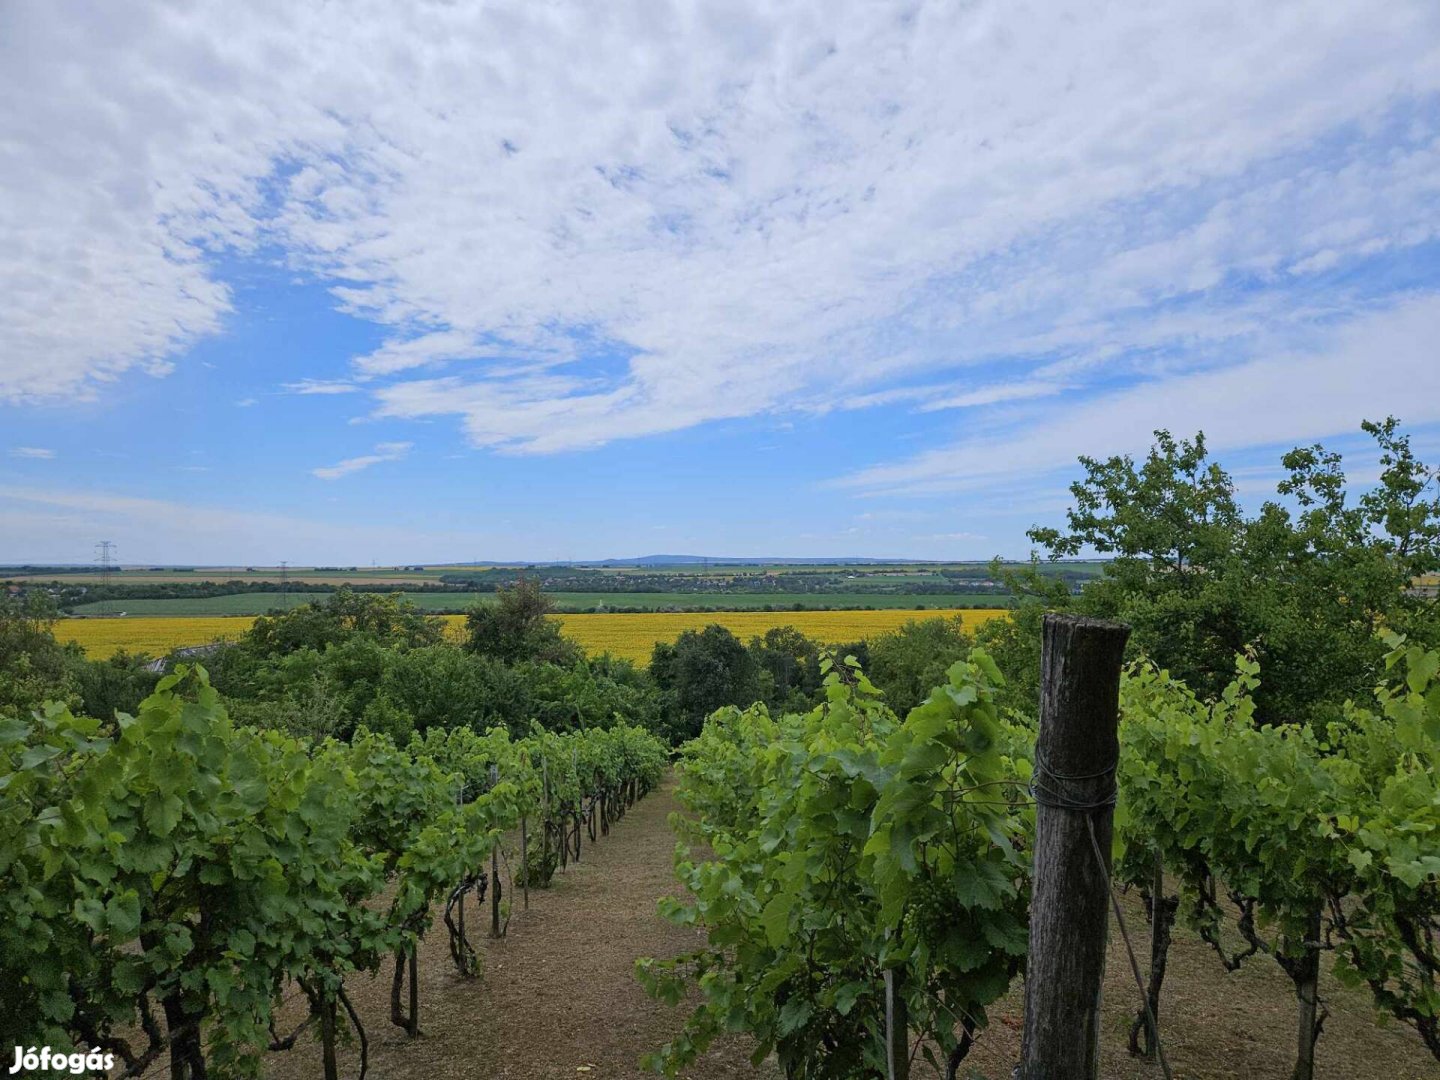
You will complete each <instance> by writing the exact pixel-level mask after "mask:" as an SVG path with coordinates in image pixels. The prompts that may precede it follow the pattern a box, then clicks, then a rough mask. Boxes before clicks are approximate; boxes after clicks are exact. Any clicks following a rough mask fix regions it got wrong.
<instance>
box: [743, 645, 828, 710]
mask: <svg viewBox="0 0 1440 1080" xmlns="http://www.w3.org/2000/svg"><path fill="white" fill-rule="evenodd" d="M749 649H750V655H751V657H752V658H753V659H754V661H755V666H756V669H757V671H758V674H759V677H760V696H761V698H762V700H764V702H765V704H766V705H768V706H769V707H770V708H771V709H772V710H776V711H780V712H803V711H804V710H805V709H807V708H809V707H810V703H811V701H812V700H813V699H814V697H815V696H816V694H817V693H818V692H819V690H820V683H821V678H822V676H821V674H820V646H819V645H817V644H816V643H815V642H813V641H811V640H810V639H809V638H807V637H806V636H805V635H804V634H802V633H801V632H800V631H799V630H797V629H795V627H793V626H772V627H771V628H770V629H769V630H766V631H765V633H764V634H763V635H756V636H755V637H752V638H751V639H750V646H749Z"/></svg>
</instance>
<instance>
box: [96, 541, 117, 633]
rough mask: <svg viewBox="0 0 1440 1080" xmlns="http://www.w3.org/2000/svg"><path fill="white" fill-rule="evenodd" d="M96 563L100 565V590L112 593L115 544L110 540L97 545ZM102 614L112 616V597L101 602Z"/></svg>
mask: <svg viewBox="0 0 1440 1080" xmlns="http://www.w3.org/2000/svg"><path fill="white" fill-rule="evenodd" d="M95 561H96V562H97V563H99V564H100V588H101V589H102V590H103V591H104V592H105V593H109V591H110V582H111V575H112V574H114V572H115V566H116V563H115V544H114V542H112V541H110V540H101V541H100V542H99V543H98V544H96V545H95ZM100 614H101V615H109V614H111V608H110V597H109V596H108V595H107V596H106V597H105V599H103V600H101V601H100Z"/></svg>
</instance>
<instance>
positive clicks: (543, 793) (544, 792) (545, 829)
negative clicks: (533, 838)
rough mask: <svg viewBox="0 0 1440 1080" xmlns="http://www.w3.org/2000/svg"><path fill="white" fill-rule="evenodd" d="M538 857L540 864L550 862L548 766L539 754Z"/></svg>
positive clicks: (543, 756) (546, 864) (543, 757)
mask: <svg viewBox="0 0 1440 1080" xmlns="http://www.w3.org/2000/svg"><path fill="white" fill-rule="evenodd" d="M540 858H541V865H545V866H548V865H549V863H550V767H549V766H548V765H547V764H546V761H545V755H544V754H541V755H540Z"/></svg>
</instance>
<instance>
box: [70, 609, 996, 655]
mask: <svg viewBox="0 0 1440 1080" xmlns="http://www.w3.org/2000/svg"><path fill="white" fill-rule="evenodd" d="M1003 614H1005V610H1004V609H1003V608H965V609H959V610H953V609H950V610H941V609H928V610H923V611H909V610H904V609H886V610H883V611H715V612H696V613H687V612H673V611H650V612H638V613H630V614H584V615H557V616H556V618H558V619H559V620H560V622H561V624H562V625H563V626H564V627H565V633H566V634H567V635H569V636H570V637H572V638H574V639H575V640H576V641H578V642H579V643H580V644H581V646H583V647H584V649H585V651H586V652H589V653H600V652H607V651H608V652H610V653H612V654H614V655H615V656H622V657H625V658H627V659H630V660H638V661H640V662H642V663H643V662H646V661H648V660H649V659H650V650H651V649H653V648H654V647H655V643H656V642H657V641H674V640H675V638H677V637H679V636H680V632H681V631H683V630H699V629H700V628H701V627H704V626H709V625H710V624H711V623H719V624H720V625H721V626H725V627H728V628H729V629H730V630H731V631H732V632H733V633H734V634H735V635H736V636H737V637H739V638H740V639H741V640H742V641H748V640H749V639H750V638H751V637H752V636H753V635H756V634H763V633H764V632H765V631H766V630H768V629H770V628H771V627H772V626H793V627H795V629H797V630H799V631H800V632H801V633H803V634H805V635H806V636H808V637H812V638H815V639H816V640H817V641H823V642H842V641H856V640H858V639H860V638H863V637H870V636H873V635H875V634H880V633H884V632H885V631H887V630H894V629H895V628H896V627H898V626H900V625H902V624H903V623H905V622H907V621H909V620H910V619H933V618H935V617H937V616H946V617H948V616H951V615H959V616H960V617H961V618H962V619H963V620H964V623H965V625H966V626H967V627H975V626H978V625H979V624H980V623H982V622H984V621H986V620H987V619H993V618H994V617H995V616H997V615H1003ZM442 618H443V619H444V620H445V621H446V623H448V624H449V628H450V632H451V633H452V634H454V635H456V636H458V635H459V633H460V632H461V629H462V627H463V626H464V623H465V617H464V616H463V615H445V616H442ZM254 621H255V620H254V619H253V618H252V617H250V616H247V615H231V616H220V617H206V618H192V617H178V618H175V617H156V618H145V617H136V618H118V619H64V620H62V621H61V622H59V623H57V624H56V626H55V636H56V637H57V638H59V639H60V640H61V641H75V642H78V643H79V644H80V645H81V647H82V648H84V650H85V652H86V653H87V654H88V655H90V656H92V657H95V658H97V659H103V658H104V657H107V656H109V655H111V654H112V653H114V652H115V651H116V650H118V649H124V650H126V651H127V652H132V653H139V652H143V653H149V654H150V655H151V656H161V655H164V654H165V653H167V652H169V651H170V650H171V649H175V648H179V647H180V646H184V645H204V644H207V643H208V642H211V641H218V640H222V639H224V640H234V639H235V638H237V637H239V636H240V635H241V634H242V633H244V632H245V631H246V630H248V629H249V628H250V624H251V623H253V622H254Z"/></svg>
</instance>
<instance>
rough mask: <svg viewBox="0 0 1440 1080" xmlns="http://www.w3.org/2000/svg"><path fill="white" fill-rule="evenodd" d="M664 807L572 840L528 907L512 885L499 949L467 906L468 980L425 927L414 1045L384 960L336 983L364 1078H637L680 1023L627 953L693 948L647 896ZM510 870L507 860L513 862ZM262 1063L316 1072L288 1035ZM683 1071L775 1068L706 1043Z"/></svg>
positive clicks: (311, 1047)
mask: <svg viewBox="0 0 1440 1080" xmlns="http://www.w3.org/2000/svg"><path fill="white" fill-rule="evenodd" d="M676 808H677V804H676V802H675V800H674V797H673V796H672V794H671V792H670V788H669V787H668V786H667V787H665V788H663V789H662V790H660V791H656V792H653V793H652V794H650V795H649V796H648V797H647V798H645V799H642V800H641V801H640V802H639V803H637V804H636V805H635V806H634V807H632V808H631V809H630V811H629V812H628V813H627V814H626V815H625V817H624V818H623V819H622V820H621V821H619V822H617V823H616V824H615V825H614V826H613V827H612V828H611V830H610V835H609V836H604V837H601V838H600V839H599V841H598V842H597V843H596V844H594V845H592V844H591V843H590V838H589V836H586V837H585V840H584V845H583V849H582V853H581V861H580V862H579V864H574V863H572V864H571V865H570V867H569V869H567V870H565V871H564V872H563V873H558V874H556V878H555V881H556V883H555V885H554V887H552V888H550V889H548V890H538V889H536V890H531V893H530V909H529V910H528V911H526V910H523V908H522V904H521V898H520V893H519V890H518V889H517V890H515V891H514V893H513V895H511V894H507V895H506V899H507V900H513V903H514V911H513V917H512V918H511V921H510V928H509V933H508V935H507V936H506V937H505V938H502V939H500V940H499V941H492V940H490V939H489V938H488V937H487V936H486V935H487V934H488V930H489V925H490V924H489V906H488V902H487V905H486V908H485V910H484V912H478V911H477V910H476V909H475V907H474V906H473V905H472V906H471V907H470V908H469V910H468V912H467V916H466V922H467V926H468V929H469V933H470V938H471V940H472V941H473V942H474V943H475V945H476V947H477V948H478V949H479V950H480V952H481V955H482V971H481V974H480V976H479V977H478V978H476V979H462V978H460V977H459V976H458V975H457V974H456V973H455V968H454V965H453V964H452V963H451V960H450V955H449V951H448V948H447V945H446V935H445V930H444V926H443V925H437V926H436V927H435V928H433V929H432V930H431V931H430V933H429V934H428V935H427V936H426V938H425V940H424V941H423V942H422V945H421V953H420V1027H421V1031H422V1035H421V1037H420V1038H419V1039H417V1040H413V1041H412V1040H409V1039H407V1038H406V1037H405V1036H404V1033H403V1032H401V1030H400V1029H399V1028H397V1027H394V1026H393V1025H392V1024H391V1023H390V1019H389V1016H390V998H389V994H390V978H389V976H390V968H389V965H388V964H387V965H386V966H385V969H384V971H383V972H382V974H381V976H380V977H377V978H358V979H352V980H350V981H349V983H347V986H349V988H350V990H351V994H352V996H353V998H354V1000H355V1003H356V1007H357V1009H358V1010H359V1012H360V1015H361V1017H362V1019H363V1021H364V1023H365V1027H366V1031H367V1032H368V1034H369V1037H370V1072H369V1078H370V1080H392V1078H400V1080H410V1078H415V1080H419V1078H421V1077H424V1078H427V1080H431V1078H439V1080H445V1078H452V1077H455V1078H458V1077H467V1078H468V1077H474V1078H476V1080H480V1078H491V1077H494V1078H499V1080H554V1078H560V1077H565V1078H568V1080H592V1078H601V1077H636V1076H649V1075H651V1074H650V1073H647V1072H645V1071H643V1070H642V1069H641V1068H640V1066H639V1058H640V1055H641V1054H643V1053H646V1052H647V1051H650V1050H654V1049H656V1048H657V1047H659V1046H660V1045H661V1044H663V1043H664V1042H665V1041H666V1040H668V1039H670V1038H671V1037H673V1036H674V1035H675V1034H676V1033H677V1032H678V1031H679V1028H680V1025H681V1020H682V1016H683V1014H682V1012H681V1011H680V1010H678V1009H671V1008H669V1007H667V1006H664V1005H661V1004H659V1003H657V1002H654V1001H652V1000H651V999H650V998H648V997H647V996H646V995H645V992H644V991H643V990H642V989H641V987H640V984H639V983H638V982H637V981H636V980H635V976H634V966H635V958H636V957H638V956H674V955H677V954H679V953H682V952H686V951H688V950H689V949H691V948H693V947H694V946H695V945H696V943H697V942H699V941H701V940H702V937H701V935H700V932H699V931H696V930H693V929H688V928H684V927H675V926H672V925H670V924H669V923H667V922H665V921H664V920H662V919H661V918H660V917H659V915H657V914H656V910H655V901H656V898H657V897H660V896H664V895H667V894H673V893H674V892H675V890H676V885H675V879H674V876H673V873H672V871H671V854H672V852H673V851H674V848H675V836H674V833H673V832H671V830H670V827H669V825H668V824H667V821H666V819H667V817H668V815H669V814H670V812H671V811H672V810H675V809H676ZM511 863H512V865H518V859H517V858H515V857H514V856H513V855H512V856H511ZM502 876H504V875H503V872H502ZM507 884H508V882H507ZM292 1008H293V1009H295V1010H298V1009H299V1005H298V1003H297V1005H296V1006H293V1007H292ZM301 1018H303V1011H295V1013H294V1017H293V1020H294V1021H298V1020H299V1019H301ZM289 1019H290V1018H289V1017H287V1020H289ZM291 1026H293V1022H292V1023H291ZM281 1027H282V1029H284V1028H285V1025H281ZM341 1061H342V1069H347V1070H348V1074H349V1075H350V1076H352V1077H353V1076H355V1075H356V1068H355V1065H356V1063H357V1062H358V1054H357V1053H356V1051H355V1048H354V1047H346V1048H344V1049H343V1050H342V1053H341ZM267 1064H268V1068H267V1070H266V1075H267V1076H268V1077H272V1078H275V1080H291V1078H295V1080H299V1078H305V1077H313V1076H318V1075H320V1053H319V1047H318V1046H317V1045H316V1044H315V1043H314V1042H313V1041H310V1040H305V1039H302V1040H301V1042H300V1043H299V1045H297V1046H296V1047H295V1049H294V1050H292V1051H290V1052H288V1053H285V1054H272V1055H271V1056H270V1060H269V1062H268V1063H267ZM687 1075H688V1076H690V1077H693V1078H694V1080H729V1078H732V1077H747V1078H749V1077H763V1078H765V1080H771V1078H774V1077H776V1076H777V1073H776V1072H775V1071H774V1070H772V1069H769V1068H761V1069H756V1068H754V1067H752V1066H751V1065H750V1062H749V1047H748V1045H747V1044H746V1042H745V1041H743V1040H739V1039H735V1040H730V1041H727V1042H726V1043H725V1044H724V1045H718V1046H716V1047H715V1048H713V1049H712V1050H711V1052H710V1053H708V1054H707V1055H706V1056H705V1057H704V1058H703V1059H702V1060H701V1061H700V1062H697V1063H696V1065H695V1066H694V1067H693V1068H692V1069H690V1070H689V1071H688V1073H687Z"/></svg>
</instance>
